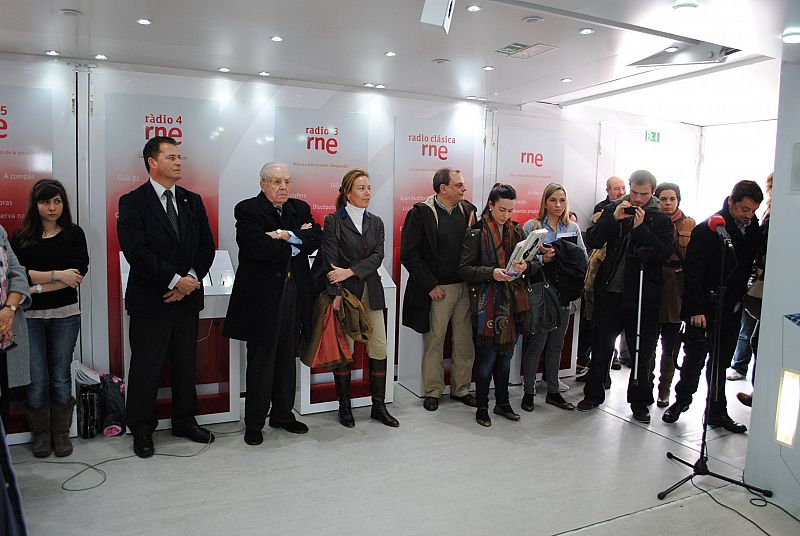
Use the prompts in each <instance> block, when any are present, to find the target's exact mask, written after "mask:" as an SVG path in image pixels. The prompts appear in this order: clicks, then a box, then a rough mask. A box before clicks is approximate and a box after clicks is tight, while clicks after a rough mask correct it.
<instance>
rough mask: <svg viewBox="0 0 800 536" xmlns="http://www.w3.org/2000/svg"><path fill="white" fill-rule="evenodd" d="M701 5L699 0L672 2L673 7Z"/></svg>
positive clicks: (692, 7)
mask: <svg viewBox="0 0 800 536" xmlns="http://www.w3.org/2000/svg"><path fill="white" fill-rule="evenodd" d="M698 7H700V2H698V1H697V0H675V1H674V2H673V3H672V9H697V8H698Z"/></svg>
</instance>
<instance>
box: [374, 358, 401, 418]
mask: <svg viewBox="0 0 800 536" xmlns="http://www.w3.org/2000/svg"><path fill="white" fill-rule="evenodd" d="M369 392H370V394H371V395H372V412H371V413H370V417H372V418H373V419H375V420H378V421H381V422H382V423H383V424H385V425H386V426H391V427H392V428H397V427H398V426H400V423H399V422H398V420H397V419H395V418H394V417H392V416H391V415H389V412H388V411H387V410H386V403H385V401H384V399H385V397H386V360H385V359H370V360H369Z"/></svg>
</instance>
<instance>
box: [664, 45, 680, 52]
mask: <svg viewBox="0 0 800 536" xmlns="http://www.w3.org/2000/svg"><path fill="white" fill-rule="evenodd" d="M677 51H678V47H667V48H665V49H664V52H669V53H670V54H671V53H673V52H677Z"/></svg>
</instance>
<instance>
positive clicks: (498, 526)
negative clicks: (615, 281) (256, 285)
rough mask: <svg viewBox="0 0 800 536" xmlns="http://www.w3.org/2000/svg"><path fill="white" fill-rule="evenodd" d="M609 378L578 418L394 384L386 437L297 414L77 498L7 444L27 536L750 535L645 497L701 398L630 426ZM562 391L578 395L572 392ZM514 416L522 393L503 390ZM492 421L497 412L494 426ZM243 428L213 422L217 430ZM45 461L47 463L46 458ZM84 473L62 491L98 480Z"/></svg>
mask: <svg viewBox="0 0 800 536" xmlns="http://www.w3.org/2000/svg"><path fill="white" fill-rule="evenodd" d="M627 373H628V369H623V370H622V371H614V372H613V374H614V376H613V377H614V386H613V387H612V390H611V392H610V399H609V400H607V401H606V403H605V404H604V405H603V406H602V407H601V409H600V410H595V411H593V412H590V413H578V412H566V411H563V410H560V409H557V408H555V407H553V406H549V405H546V404H544V400H543V397H541V396H537V397H536V402H537V407H536V410H535V411H534V412H533V413H532V414H529V413H524V412H522V411H520V413H523V417H522V420H521V421H519V422H510V421H506V420H502V419H501V418H499V417H498V418H496V419H494V422H493V425H492V427H491V428H482V427H480V426H478V425H477V424H476V423H475V420H474V413H473V410H471V409H470V408H467V407H466V406H463V405H461V404H458V403H455V402H452V401H451V400H449V399H443V401H442V404H441V405H440V408H439V410H438V411H437V412H435V413H429V412H427V411H425V410H424V409H423V408H422V405H421V402H420V400H419V399H417V398H416V397H415V396H413V395H412V394H410V393H409V392H408V391H406V390H405V389H403V388H402V387H400V386H397V387H396V391H395V403H393V404H391V405H390V406H389V408H390V410H391V412H392V413H393V414H394V415H395V416H396V417H397V418H398V419H399V420H400V422H401V426H400V428H399V429H390V428H387V427H385V426H383V425H381V424H380V423H378V422H377V421H371V420H370V419H369V408H361V409H357V410H355V412H354V413H355V416H356V420H357V425H356V428H354V429H352V430H348V429H345V428H343V427H341V426H340V425H339V424H338V423H337V421H336V417H335V414H334V413H325V414H318V415H312V416H307V417H301V419H302V420H303V421H304V422H306V423H307V424H308V425H309V426H310V428H311V431H310V433H309V434H307V435H305V436H293V435H291V434H288V433H286V432H284V431H282V430H273V429H269V428H267V429H266V430H265V437H264V443H263V444H262V445H261V446H259V447H251V446H248V445H245V444H244V442H243V441H242V436H241V433H234V434H231V435H221V434H219V435H217V440H216V442H215V443H213V444H212V445H211V446H210V447H209V448H207V449H205V450H203V451H202V452H200V453H199V454H198V455H196V456H194V457H189V458H174V457H167V456H163V455H164V454H176V455H190V454H193V453H197V452H199V451H201V450H202V447H201V446H200V445H197V444H193V443H189V442H187V441H185V440H181V439H178V438H174V437H172V436H171V435H170V434H169V432H158V433H157V434H156V436H155V441H156V452H157V453H158V454H161V455H162V456H156V457H154V458H151V459H148V460H140V459H138V458H135V457H129V458H126V459H122V460H118V461H113V462H111V463H107V464H104V465H102V466H101V467H102V469H103V470H104V471H105V472H106V473H107V477H108V479H107V481H106V482H105V484H103V485H102V486H100V487H98V488H95V489H91V490H88V491H73V492H68V491H64V490H62V488H61V486H62V482H63V481H64V480H65V479H67V478H69V477H70V476H71V475H73V474H74V473H76V472H77V471H78V470H80V466H78V465H55V464H44V463H39V462H36V461H34V463H25V462H31V461H33V460H34V459H33V458H32V456H31V454H30V451H29V448H28V447H27V446H24V445H20V446H15V447H13V448H12V455H13V456H14V458H15V460H16V461H17V462H18V464H17V466H16V470H17V475H18V477H19V480H20V483H21V487H22V492H23V495H24V507H25V513H26V516H27V519H28V523H29V526H30V531H31V534H33V535H47V536H50V535H59V536H67V535H73V534H74V535H81V536H89V535H95V534H97V535H109V534H110V535H133V534H170V535H171V534H175V535H185V534H191V535H195V534H197V535H205V534H209V535H211V534H242V535H251V534H252V535H262V534H270V535H284V534H312V535H340V534H341V535H348V536H356V535H361V534H365V535H367V534H368V535H372V536H376V535H395V534H397V535H406V534H437V535H451V534H452V535H478V534H495V535H496V534H520V535H522V534H525V535H537V534H572V533H575V534H591V535H606V534H608V535H612V534H613V535H620V534H647V535H648V536H649V535H661V534H664V535H666V534H670V535H671V534H687V535H688V534H730V535H749V534H760V532H759V531H758V530H757V529H756V528H755V527H753V526H752V525H751V524H750V523H748V522H747V521H745V520H744V519H742V518H741V517H739V516H738V515H736V514H735V513H733V512H731V511H729V510H726V509H724V508H722V507H720V506H718V505H716V504H715V503H714V502H713V501H712V499H711V498H710V497H709V496H708V495H706V494H705V493H703V492H702V491H700V490H699V489H697V488H695V487H693V486H692V485H690V484H686V485H684V486H683V487H681V488H680V489H679V490H678V491H677V492H675V493H674V494H672V495H670V496H669V497H668V498H667V499H666V500H664V501H660V500H658V499H657V498H656V493H657V492H658V491H660V490H662V489H664V488H666V487H668V486H669V485H670V484H672V483H673V482H674V481H676V480H678V479H679V478H681V477H682V476H684V475H685V474H687V472H688V469H687V468H685V467H683V466H681V465H678V464H677V463H675V462H672V461H668V460H667V459H666V457H665V453H666V452H667V451H672V452H674V453H676V454H677V455H679V456H684V457H687V458H689V459H690V460H692V461H694V460H695V459H696V457H697V450H698V444H699V440H700V434H701V426H700V423H701V413H702V403H695V404H694V405H693V406H692V408H691V410H690V411H689V412H688V413H687V414H684V415H683V416H682V417H681V419H680V421H678V423H676V424H674V425H666V424H664V423H663V422H662V421H661V419H660V417H661V413H662V411H663V410H661V409H657V408H656V407H655V406H653V409H652V413H653V422H652V423H651V424H650V425H641V424H638V423H636V422H632V420H631V418H630V411H629V408H628V406H627V404H626V403H625V389H624V387H623V385H624V384H625V377H626V376H625V375H627ZM567 383H568V384H569V385H571V386H572V388H571V389H570V391H569V392H567V393H566V394H565V396H566V397H567V398H569V399H571V400H572V401H573V402H577V401H578V400H580V398H581V388H582V384H579V383H575V382H574V380H571V379H569V380H567ZM749 387H750V384H749V381H747V382H744V381H740V382H730V383H729V384H728V391H729V399H730V400H732V402H731V403H730V412H731V415H732V416H733V417H734V418H735V419H737V420H740V421H743V422H745V423H747V422H749V410H748V409H746V408H743V407H742V406H741V405H740V404H739V403H738V402H737V401H736V400H735V398H733V396H734V395H735V393H736V392H737V391H739V390H747V391H749ZM511 394H512V404H513V405H514V406H515V407H519V403H520V399H521V397H522V389H521V387H512V389H511ZM495 417H496V416H495ZM240 427H241V425H239V424H237V423H229V424H222V425H215V426H212V427H211V428H212V429H214V430H215V431H216V432H218V433H220V432H225V431H235V430H237V429H238V428H240ZM709 439H710V441H709V452H710V455H711V460H710V462H709V465H711V467H712V470H716V471H718V472H720V473H723V474H726V475H729V476H732V477H737V478H738V477H741V474H742V468H743V466H744V460H745V452H746V448H747V435H746V434H745V435H732V434H728V433H726V432H724V431H723V432H718V431H716V430H713V431H711V432H710V433H709ZM131 454H132V449H131V439H130V436H128V437H123V438H96V439H92V440H86V441H84V440H80V439H78V440H76V441H75V453H74V454H73V455H72V456H71V457H69V458H66V459H62V460H68V461H71V462H78V461H81V462H86V463H98V462H101V461H103V460H107V459H109V458H119V457H125V456H130V455H131ZM47 460H48V461H51V462H53V461H56V458H54V457H50V458H48V459H47ZM99 481H100V477H99V476H98V475H97V473H94V472H92V471H87V472H86V473H84V474H83V475H81V476H79V477H78V478H76V479H73V480H72V481H70V482H69V483H68V484H67V486H68V487H77V488H82V487H89V486H92V485H95V484H97V483H99ZM695 482H696V484H697V485H698V486H700V487H702V488H704V489H706V490H709V491H710V492H711V493H712V494H713V495H714V497H715V498H717V499H718V500H719V501H721V502H723V503H725V504H727V505H729V506H732V507H734V508H736V509H738V510H739V511H741V512H743V513H745V514H746V515H747V516H748V517H750V518H751V519H753V520H755V521H756V522H757V523H759V524H760V525H762V526H763V527H764V528H765V529H766V530H767V531H768V532H769V533H770V534H773V535H784V534H787V535H788V534H793V535H796V534H798V533H800V532H799V529H798V525H797V524H796V523H795V522H794V521H792V520H791V519H790V518H788V517H787V516H786V515H785V514H783V513H782V512H780V511H779V510H777V509H775V508H774V507H772V506H767V507H765V508H758V507H755V506H753V505H751V504H750V503H749V499H750V497H751V496H750V495H748V493H747V492H745V491H743V490H741V489H739V488H737V487H735V486H731V485H723V484H724V483H722V482H720V481H716V480H713V479H709V478H702V477H701V478H697V479H695Z"/></svg>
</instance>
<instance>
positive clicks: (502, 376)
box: [475, 344, 514, 408]
mask: <svg viewBox="0 0 800 536" xmlns="http://www.w3.org/2000/svg"><path fill="white" fill-rule="evenodd" d="M513 355H514V352H513V351H511V352H498V351H497V346H495V345H494V344H484V345H481V346H476V347H475V358H476V360H477V361H478V370H477V371H476V376H475V398H476V399H477V402H478V407H479V408H488V407H489V383H490V382H491V381H492V377H494V400H495V403H496V404H497V405H498V406H503V405H506V404H508V376H509V373H510V372H511V358H512V357H513Z"/></svg>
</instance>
